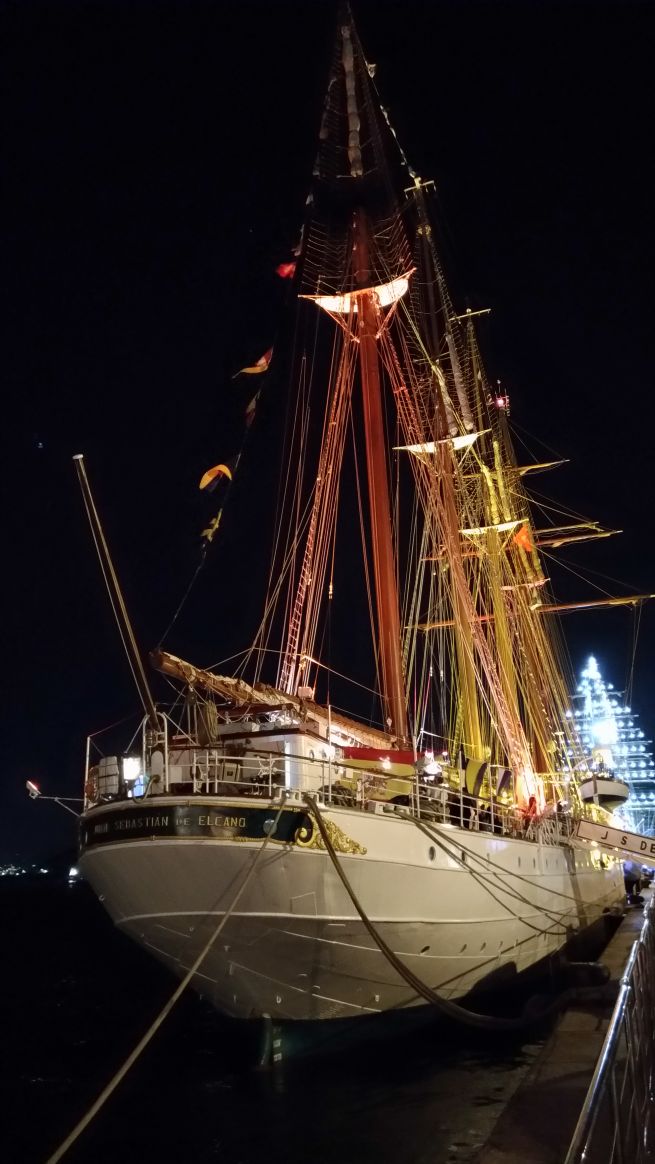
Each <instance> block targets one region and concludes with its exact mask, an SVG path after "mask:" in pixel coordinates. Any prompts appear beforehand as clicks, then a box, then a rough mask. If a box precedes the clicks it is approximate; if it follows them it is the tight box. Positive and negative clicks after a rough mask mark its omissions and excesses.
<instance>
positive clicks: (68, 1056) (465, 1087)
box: [0, 878, 540, 1164]
mask: <svg viewBox="0 0 655 1164" xmlns="http://www.w3.org/2000/svg"><path fill="white" fill-rule="evenodd" d="M9 882H10V883H9ZM0 909H1V910H2V918H3V937H4V956H3V958H2V962H1V965H2V1004H3V1008H2V1009H3V1017H2V1042H3V1054H2V1067H1V1071H2V1080H1V1083H2V1101H3V1102H2V1112H3V1114H2V1119H1V1120H0V1159H2V1161H3V1162H4V1164H14V1162H15V1164H45V1162H46V1161H47V1159H48V1157H49V1156H50V1155H51V1154H52V1152H54V1151H55V1149H56V1148H57V1147H58V1146H59V1144H60V1143H61V1142H62V1141H63V1140H64V1139H65V1138H66V1136H67V1135H68V1133H69V1132H70V1131H71V1130H72V1128H73V1127H74V1126H75V1124H76V1123H77V1122H78V1120H79V1119H80V1118H81V1117H82V1116H83V1115H84V1113H85V1112H86V1111H87V1109H88V1108H89V1107H90V1105H91V1103H92V1102H93V1101H94V1100H95V1099H96V1097H97V1095H98V1094H99V1093H100V1091H101V1090H102V1089H103V1087H104V1086H105V1085H106V1084H107V1083H108V1081H109V1080H110V1079H111V1077H112V1076H113V1074H114V1072H115V1071H117V1070H118V1068H119V1067H120V1066H121V1065H122V1063H123V1062H124V1060H125V1059H126V1058H127V1056H128V1055H129V1054H130V1052H131V1051H132V1049H133V1047H134V1046H135V1044H136V1043H137V1042H138V1040H139V1039H140V1037H141V1036H142V1035H143V1034H144V1032H145V1031H146V1030H147V1028H148V1027H149V1025H150V1024H151V1022H152V1020H153V1019H154V1018H155V1017H156V1015H157V1014H158V1013H159V1011H160V1009H161V1007H162V1006H163V1004H164V1003H165V1002H166V1000H167V999H168V998H169V997H170V995H171V994H172V992H173V990H174V988H175V986H176V980H174V979H173V978H172V977H171V976H170V975H169V974H168V972H167V971H165V970H164V969H163V968H162V967H160V966H159V965H158V963H157V962H155V961H154V960H152V959H151V958H150V957H149V956H148V955H147V954H145V953H144V952H143V951H142V950H140V949H139V948H138V947H137V946H136V945H135V944H133V943H132V942H131V941H130V940H129V939H128V938H126V937H124V935H122V934H120V933H119V932H118V931H116V930H115V929H114V927H113V925H112V923H111V922H110V920H109V918H108V917H107V915H106V914H105V913H104V911H103V909H102V907H101V906H100V905H99V904H98V903H97V902H96V900H95V898H94V897H93V895H92V894H91V891H90V890H89V888H88V887H87V886H86V885H84V884H76V885H73V886H70V887H69V886H68V885H66V884H55V883H52V882H50V883H48V882H47V880H46V878H43V879H41V880H39V881H38V882H34V883H32V884H28V883H26V882H25V881H19V880H17V879H13V878H12V879H4V881H3V883H2V884H0ZM525 1038H526V1036H523V1039H525ZM527 1038H528V1039H530V1038H531V1039H534V1038H535V1036H534V1034H532V1035H528V1036H527ZM539 1048H540V1044H539V1043H538V1042H534V1041H532V1042H525V1041H522V1040H521V1038H520V1037H516V1036H515V1037H514V1038H513V1039H509V1038H507V1037H506V1038H505V1039H499V1038H498V1036H490V1035H479V1034H476V1035H474V1034H472V1033H470V1032H468V1033H467V1032H462V1031H461V1030H459V1029H457V1030H455V1029H447V1030H446V1029H443V1028H442V1029H440V1028H438V1027H436V1026H435V1027H431V1028H429V1029H428V1030H425V1031H423V1032H421V1034H420V1035H414V1036H412V1037H411V1038H394V1039H391V1040H386V1041H384V1042H376V1043H374V1044H372V1045H371V1046H370V1047H369V1048H368V1049H367V1048H360V1049H358V1051H357V1052H354V1051H350V1052H348V1053H347V1054H344V1055H342V1056H340V1057H336V1058H335V1057H332V1058H330V1059H326V1058H323V1059H310V1060H308V1059H303V1060H300V1061H297V1062H287V1063H285V1064H284V1065H283V1067H282V1068H281V1069H280V1070H277V1071H274V1072H271V1071H260V1070H256V1069H254V1068H253V1066H252V1052H253V1046H252V1042H251V1040H249V1039H248V1038H247V1037H246V1036H245V1035H244V1033H243V1032H242V1031H241V1030H237V1029H235V1027H234V1025H233V1024H231V1023H228V1022H226V1021H225V1020H223V1019H221V1017H220V1016H218V1015H217V1014H215V1013H214V1011H213V1010H212V1009H211V1008H210V1007H209V1006H208V1005H207V1004H206V1003H204V1002H203V1001H202V1000H201V999H199V998H197V997H196V996H195V995H194V994H192V993H191V992H187V994H186V995H184V996H183V997H182V998H181V999H180V1001H179V1002H178V1004H177V1006H176V1007H175V1008H174V1010H173V1012H172V1013H171V1015H170V1016H169V1017H168V1019H167V1020H166V1022H165V1023H164V1025H163V1026H162V1028H161V1029H160V1030H159V1031H158V1032H157V1034H156V1035H155V1037H154V1039H153V1041H152V1042H151V1043H150V1044H149V1046H148V1047H147V1048H146V1050H145V1051H144V1053H143V1055H142V1057H141V1058H140V1059H139V1061H138V1062H137V1063H136V1065H135V1066H134V1067H133V1068H132V1070H131V1071H130V1073H129V1074H128V1075H127V1077H126V1078H125V1079H124V1080H123V1082H122V1083H121V1084H120V1085H119V1087H118V1089H117V1090H116V1091H115V1092H114V1094H113V1095H112V1096H111V1097H110V1099H109V1100H108V1102H107V1104H106V1106H105V1107H104V1108H103V1109H102V1111H101V1112H100V1113H99V1114H98V1116H97V1117H96V1118H95V1120H94V1121H93V1122H92V1123H91V1124H90V1125H89V1127H88V1128H87V1129H86V1130H85V1131H84V1132H83V1133H82V1135H81V1136H80V1138H79V1139H78V1140H77V1141H76V1143H75V1145H74V1146H73V1147H72V1148H71V1149H70V1151H69V1152H68V1154H67V1155H66V1156H65V1160H66V1161H70V1162H71V1164H82V1162H89V1164H91V1162H93V1164H110V1162H111V1164H137V1162H138V1164H144V1162H146V1161H157V1164H187V1162H189V1164H192V1162H193V1164H204V1162H205V1161H224V1162H226V1164H255V1162H257V1164H259V1162H260V1161H265V1160H268V1161H270V1160H280V1161H282V1160H284V1161H288V1162H289V1164H300V1162H303V1164H306V1162H307V1161H312V1164H337V1162H339V1164H351V1162H352V1164H354V1162H355V1161H363V1160H367V1159H373V1160H375V1161H376V1164H391V1162H392V1161H393V1162H394V1164H441V1162H444V1164H446V1162H447V1164H458V1162H460V1161H473V1160H474V1159H475V1156H476V1154H477V1151H478V1149H479V1147H480V1146H481V1144H482V1143H484V1141H485V1140H486V1138H487V1136H488V1134H489V1132H490V1131H491V1128H492V1127H493V1125H494V1123H495V1121H496V1119H497V1118H498V1116H499V1115H500V1112H501V1111H502V1108H503V1106H504V1104H505V1103H506V1102H507V1100H508V1098H509V1097H510V1096H511V1095H512V1094H513V1092H514V1090H515V1089H516V1087H517V1086H518V1084H519V1082H520V1080H521V1078H522V1077H523V1075H524V1073H525V1071H526V1069H527V1067H528V1066H529V1065H530V1064H531V1063H532V1062H533V1060H534V1058H535V1057H536V1055H537V1053H538V1051H539Z"/></svg>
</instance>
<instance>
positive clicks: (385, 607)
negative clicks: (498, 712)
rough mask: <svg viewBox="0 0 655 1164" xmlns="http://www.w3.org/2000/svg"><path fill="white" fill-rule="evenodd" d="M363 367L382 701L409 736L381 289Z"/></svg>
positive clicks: (362, 237)
mask: <svg viewBox="0 0 655 1164" xmlns="http://www.w3.org/2000/svg"><path fill="white" fill-rule="evenodd" d="M354 254H355V272H354V273H355V283H356V285H357V286H358V287H361V288H362V289H364V288H366V287H370V284H371V270H370V263H369V224H368V220H367V217H366V213H365V211H364V210H363V209H361V208H359V209H357V210H356V211H355V217H354ZM358 305H359V312H358V316H359V318H358V325H357V338H358V340H359V367H360V374H361V381H362V403H363V414H364V435H365V442H366V472H367V480H368V497H369V510H370V515H371V551H372V556H373V578H374V587H375V599H376V607H377V620H378V649H379V656H380V671H381V680H382V683H381V686H382V700H383V704H384V707H385V711H386V714H387V718H388V720H390V721H391V724H390V726H391V731H392V732H393V734H394V735H396V736H398V737H401V738H404V737H405V736H406V735H407V709H406V703H405V690H404V683H403V670H402V658H401V646H400V604H399V599H398V582H397V577H396V566H395V561H394V552H393V542H392V533H391V506H390V502H389V475H388V470H387V459H386V442H385V432H384V416H383V411H382V390H381V384H380V362H379V356H378V346H377V334H378V332H379V319H378V315H379V308H378V306H377V302H376V298H375V293H374V292H373V291H372V290H369V291H364V294H362V295H360V296H358Z"/></svg>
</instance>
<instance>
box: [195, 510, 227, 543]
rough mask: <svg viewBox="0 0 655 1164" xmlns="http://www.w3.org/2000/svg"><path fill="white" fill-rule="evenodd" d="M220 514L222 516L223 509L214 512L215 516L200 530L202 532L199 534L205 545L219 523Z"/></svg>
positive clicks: (210, 539)
mask: <svg viewBox="0 0 655 1164" xmlns="http://www.w3.org/2000/svg"><path fill="white" fill-rule="evenodd" d="M222 516H223V510H222V509H219V511H218V513H217V514H216V517H215V518H213V519H212V521H210V523H209V525H208V526H207V528H206V529H204V530H203V531H202V534H201V535H200V536H201V537H202V538H203V539H204V541H205V542H206V544H207V545H209V544H210V542H212V541H213V538H214V534H215V533H216V531H217V529H218V527H219V525H220V524H221V518H222Z"/></svg>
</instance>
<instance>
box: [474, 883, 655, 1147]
mask: <svg viewBox="0 0 655 1164" xmlns="http://www.w3.org/2000/svg"><path fill="white" fill-rule="evenodd" d="M648 896H649V894H646V895H644V897H645V901H647V900H648ZM643 920H644V906H643V905H635V906H628V907H627V912H626V915H625V917H624V919H623V921H622V922H621V924H620V925H619V927H618V929H617V931H616V933H615V934H614V936H613V937H612V939H611V940H610V942H609V943H608V945H607V946H606V947H605V949H604V951H603V953H602V954H601V955H600V958H599V961H601V962H602V963H604V965H605V966H607V968H608V969H609V971H610V982H611V984H613V985H617V984H618V981H619V979H620V978H621V975H622V973H623V970H624V967H625V964H626V962H627V960H628V956H629V954H630V950H631V948H632V945H633V943H634V942H635V941H636V939H637V938H638V936H639V933H640V931H641V927H642V924H643ZM608 993H609V992H608ZM614 994H615V991H611V995H612V997H613V996H614ZM613 1005H614V1004H613V1002H606V1003H594V1004H592V1005H582V1004H574V1005H573V1006H571V1007H569V1008H568V1009H567V1010H566V1011H565V1012H564V1013H563V1014H562V1016H561V1018H560V1019H559V1021H558V1023H557V1025H556V1027H555V1029H554V1030H553V1032H552V1034H551V1036H550V1038H549V1039H548V1040H547V1042H546V1044H545V1046H544V1048H543V1050H542V1051H541V1053H540V1055H539V1056H538V1058H537V1059H536V1061H535V1062H534V1063H533V1064H532V1066H531V1067H530V1068H529V1069H528V1071H527V1073H526V1075H525V1077H524V1078H523V1080H522V1081H521V1082H520V1084H519V1086H518V1088H517V1090H516V1091H515V1093H514V1095H513V1096H512V1098H511V1099H510V1101H509V1103H508V1104H507V1106H506V1107H505V1108H504V1109H503V1112H502V1114H501V1116H500V1117H499V1119H498V1121H497V1123H496V1124H495V1126H494V1128H493V1131H492V1132H491V1135H490V1136H489V1138H488V1139H487V1141H486V1143H485V1144H484V1145H483V1147H482V1148H481V1149H480V1151H479V1153H478V1154H477V1155H476V1156H475V1164H562V1161H563V1160H564V1158H565V1156H566V1152H567V1149H568V1147H569V1144H570V1142H571V1139H572V1136H573V1131H574V1129H575V1125H576V1123H577V1120H578V1116H579V1115H580V1111H581V1110H582V1105H583V1102H584V1098H585V1095H586V1094H587V1089H588V1087H589V1083H590V1082H591V1077H592V1075H593V1072H594V1068H595V1066H596V1063H597V1061H598V1057H599V1054H600V1050H601V1047H602V1045H603V1040H604V1038H605V1034H606V1031H607V1027H608V1024H609V1020H610V1017H611V1014H612V1010H613Z"/></svg>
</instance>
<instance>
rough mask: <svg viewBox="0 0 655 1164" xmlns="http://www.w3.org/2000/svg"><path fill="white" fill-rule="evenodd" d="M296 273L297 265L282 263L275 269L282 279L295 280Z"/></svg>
mask: <svg viewBox="0 0 655 1164" xmlns="http://www.w3.org/2000/svg"><path fill="white" fill-rule="evenodd" d="M295 273H296V264H295V263H280V264H279V265H278V266H277V267H276V268H275V274H276V275H279V276H280V278H281V279H293V276H294V275H295Z"/></svg>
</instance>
